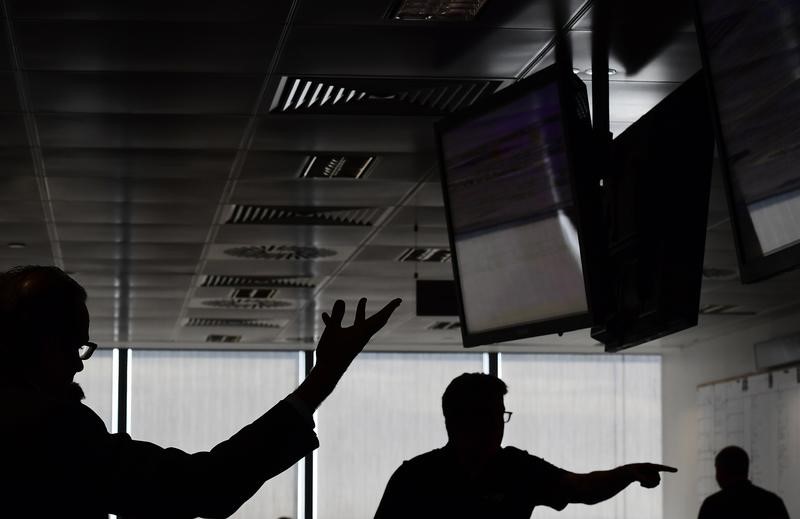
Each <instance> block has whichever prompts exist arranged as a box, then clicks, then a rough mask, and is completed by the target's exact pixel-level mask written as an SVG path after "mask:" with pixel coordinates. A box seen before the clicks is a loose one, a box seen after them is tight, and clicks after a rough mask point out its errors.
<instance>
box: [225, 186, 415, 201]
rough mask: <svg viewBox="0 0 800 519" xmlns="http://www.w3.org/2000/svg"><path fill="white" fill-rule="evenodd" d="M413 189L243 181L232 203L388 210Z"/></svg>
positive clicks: (406, 187) (408, 187) (404, 187)
mask: <svg viewBox="0 0 800 519" xmlns="http://www.w3.org/2000/svg"><path fill="white" fill-rule="evenodd" d="M412 187H413V184H412V183H409V182H383V181H377V180H376V181H371V180H348V179H299V180H283V181H277V180H276V181H261V180H244V181H240V182H239V183H238V184H237V186H236V190H235V191H234V193H233V196H232V197H231V202H232V203H255V204H263V205H270V204H274V205H289V206H291V205H298V206H315V205H321V206H355V207H388V206H392V205H395V204H396V203H397V202H398V201H399V200H400V199H401V198H402V197H403V195H404V194H406V193H407V192H408V191H409V190H410V189H411V188H412Z"/></svg>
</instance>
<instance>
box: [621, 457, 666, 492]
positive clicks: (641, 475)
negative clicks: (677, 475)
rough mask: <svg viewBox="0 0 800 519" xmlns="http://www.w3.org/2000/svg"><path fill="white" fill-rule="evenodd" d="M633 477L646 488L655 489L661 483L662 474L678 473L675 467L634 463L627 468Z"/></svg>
mask: <svg viewBox="0 0 800 519" xmlns="http://www.w3.org/2000/svg"><path fill="white" fill-rule="evenodd" d="M627 467H628V469H629V470H630V471H631V477H632V478H633V480H634V481H638V482H639V484H640V485H642V486H643V487H645V488H655V487H657V486H658V484H659V483H661V472H678V469H676V468H675V467H670V466H668V465H658V464H656V463H632V464H630V465H628V466H627Z"/></svg>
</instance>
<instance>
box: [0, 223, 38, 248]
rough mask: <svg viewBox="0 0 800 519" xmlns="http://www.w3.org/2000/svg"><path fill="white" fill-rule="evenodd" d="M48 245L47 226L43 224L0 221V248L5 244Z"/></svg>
mask: <svg viewBox="0 0 800 519" xmlns="http://www.w3.org/2000/svg"><path fill="white" fill-rule="evenodd" d="M12 242H14V243H36V242H38V243H47V244H49V243H50V238H49V236H48V234H47V226H46V225H45V223H44V222H25V223H20V222H13V223H7V222H2V221H0V247H3V246H5V245H6V244H7V243H12Z"/></svg>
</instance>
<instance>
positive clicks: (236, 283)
mask: <svg viewBox="0 0 800 519" xmlns="http://www.w3.org/2000/svg"><path fill="white" fill-rule="evenodd" d="M201 286H203V287H241V288H251V287H264V288H314V287H315V286H316V285H314V283H312V282H311V278H308V277H300V276H286V277H273V276H222V275H213V274H212V275H209V276H205V279H204V280H203V283H202V285H201Z"/></svg>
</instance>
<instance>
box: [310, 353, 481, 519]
mask: <svg viewBox="0 0 800 519" xmlns="http://www.w3.org/2000/svg"><path fill="white" fill-rule="evenodd" d="M482 362H483V356H482V355H481V354H479V353H469V354H430V353H364V354H361V355H359V357H358V359H356V361H355V362H354V363H353V365H352V366H351V367H350V369H349V371H348V372H347V374H346V375H345V376H344V379H343V380H342V381H341V382H340V383H339V385H338V386H337V387H336V391H334V393H333V394H332V395H331V397H330V398H329V399H328V400H327V401H326V402H325V403H324V404H323V405H322V407H321V408H320V410H319V417H318V420H317V424H318V434H319V439H320V444H321V447H320V449H319V450H318V451H317V453H318V454H317V464H318V465H317V475H318V476H317V487H318V489H317V502H318V506H317V515H315V516H314V517H318V518H319V519H341V518H343V517H347V518H348V519H360V518H371V517H373V515H374V514H375V510H376V509H377V508H378V503H379V502H380V499H381V496H382V495H383V490H384V488H386V483H387V482H388V481H389V477H390V476H391V475H392V473H393V472H394V470H395V469H396V468H397V467H399V466H400V464H401V463H402V462H403V461H404V460H406V459H409V458H413V457H414V456H416V455H418V454H422V453H424V452H427V451H429V450H431V449H435V448H438V447H442V446H443V445H444V444H445V443H446V441H447V433H446V431H445V428H444V418H443V417H442V406H441V398H442V393H443V392H444V389H445V388H446V387H447V384H449V383H450V381H451V380H452V379H454V378H455V377H457V376H458V375H460V374H461V373H464V372H476V371H478V372H480V371H482V370H483V369H482V366H483V363H482Z"/></svg>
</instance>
